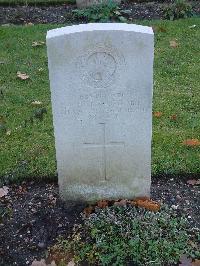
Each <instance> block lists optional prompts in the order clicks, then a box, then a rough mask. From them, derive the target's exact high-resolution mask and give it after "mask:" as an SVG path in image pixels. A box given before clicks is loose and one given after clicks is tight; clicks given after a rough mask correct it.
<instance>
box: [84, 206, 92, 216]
mask: <svg viewBox="0 0 200 266" xmlns="http://www.w3.org/2000/svg"><path fill="white" fill-rule="evenodd" d="M93 211H94V207H93V206H89V207H87V208H85V209H84V210H83V213H84V214H85V217H88V216H89V215H90V214H91V213H92V212H93Z"/></svg>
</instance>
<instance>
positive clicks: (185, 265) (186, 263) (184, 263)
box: [179, 255, 192, 266]
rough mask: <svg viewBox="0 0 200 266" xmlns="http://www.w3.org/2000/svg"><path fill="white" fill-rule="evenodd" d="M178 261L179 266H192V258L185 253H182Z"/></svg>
mask: <svg viewBox="0 0 200 266" xmlns="http://www.w3.org/2000/svg"><path fill="white" fill-rule="evenodd" d="M180 263H181V264H179V266H192V264H191V263H192V260H191V259H189V258H188V257H187V256H186V255H182V256H181V257H180Z"/></svg>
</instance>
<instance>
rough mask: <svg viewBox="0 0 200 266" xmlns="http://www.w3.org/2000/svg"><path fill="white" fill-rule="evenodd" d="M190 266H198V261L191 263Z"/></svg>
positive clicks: (199, 265)
mask: <svg viewBox="0 0 200 266" xmlns="http://www.w3.org/2000/svg"><path fill="white" fill-rule="evenodd" d="M192 266H200V260H195V261H193V262H192Z"/></svg>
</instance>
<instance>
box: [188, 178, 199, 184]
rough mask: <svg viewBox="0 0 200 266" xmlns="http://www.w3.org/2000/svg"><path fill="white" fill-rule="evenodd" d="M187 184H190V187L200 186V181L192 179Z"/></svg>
mask: <svg viewBox="0 0 200 266" xmlns="http://www.w3.org/2000/svg"><path fill="white" fill-rule="evenodd" d="M187 183H188V184H189V185H192V186H194V185H200V179H197V180H196V179H190V180H188V181H187Z"/></svg>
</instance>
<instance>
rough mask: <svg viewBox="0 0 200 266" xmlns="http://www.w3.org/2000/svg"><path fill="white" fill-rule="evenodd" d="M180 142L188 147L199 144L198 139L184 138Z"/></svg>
mask: <svg viewBox="0 0 200 266" xmlns="http://www.w3.org/2000/svg"><path fill="white" fill-rule="evenodd" d="M182 144H183V145H185V146H188V147H196V146H200V141H199V140H198V139H186V140H184V141H183V143H182Z"/></svg>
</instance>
